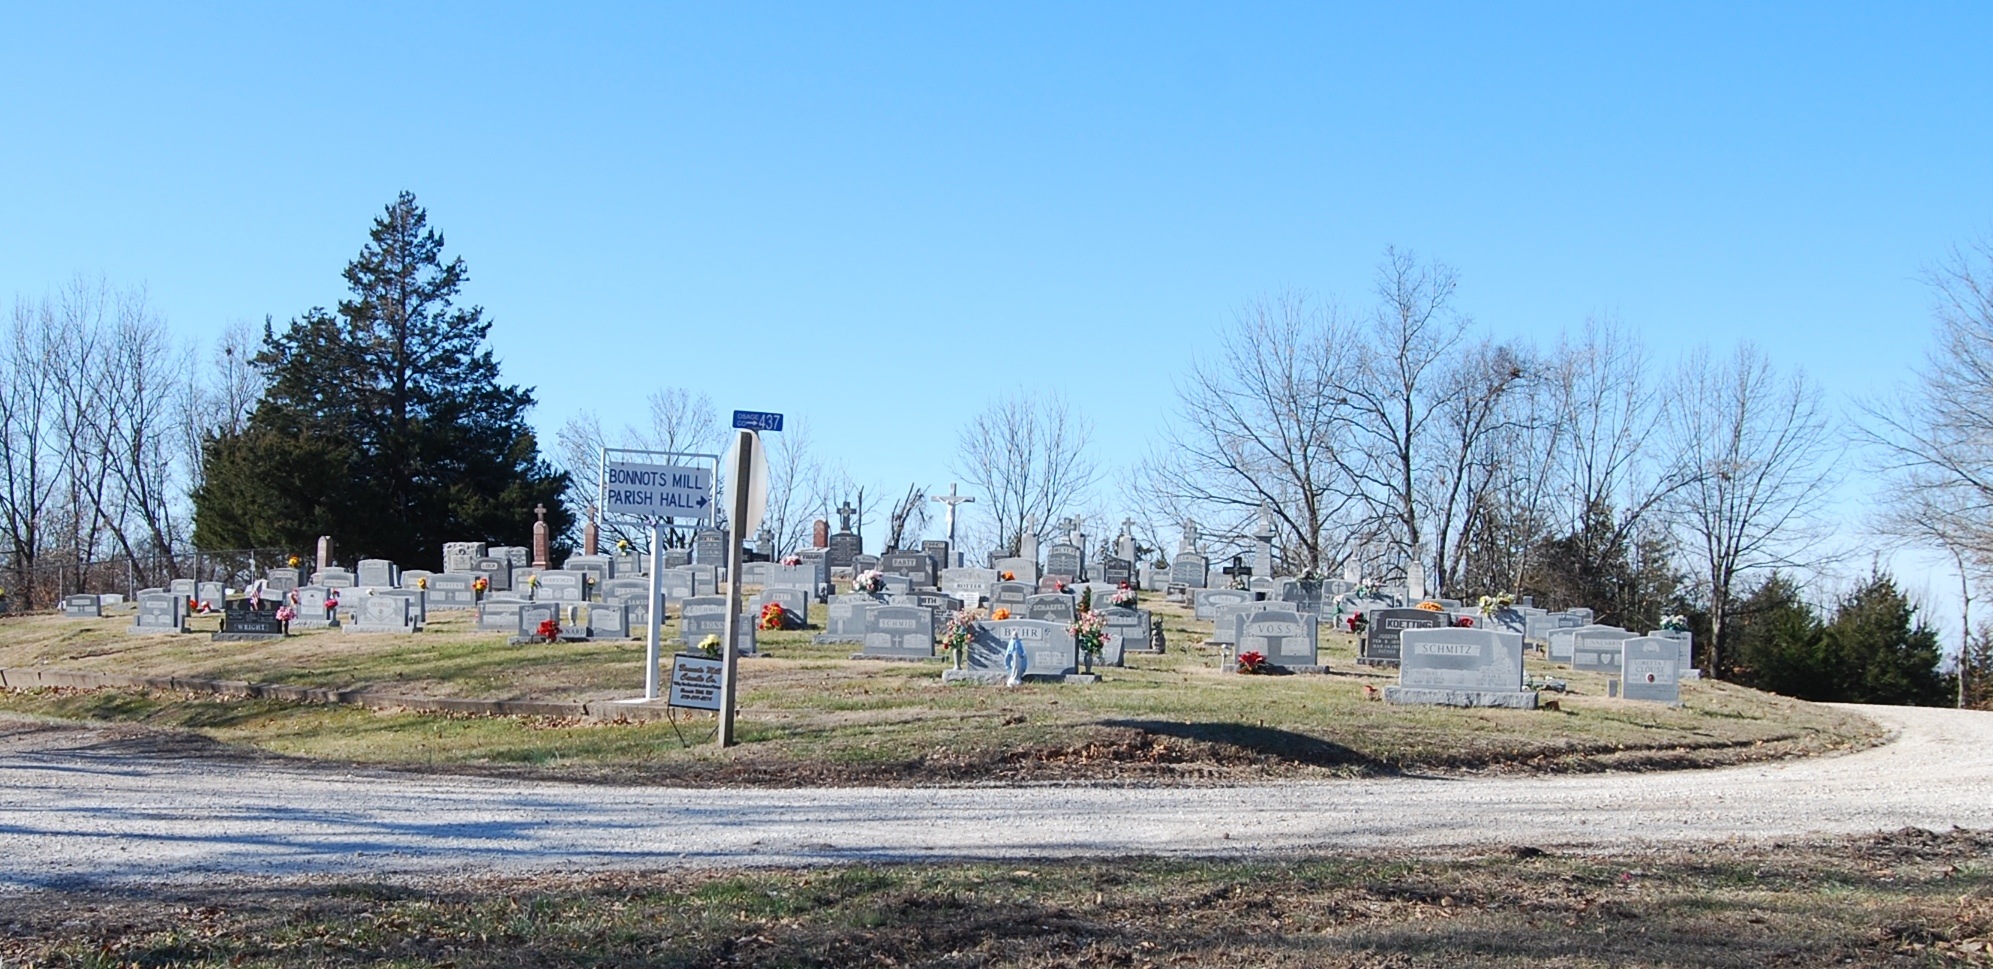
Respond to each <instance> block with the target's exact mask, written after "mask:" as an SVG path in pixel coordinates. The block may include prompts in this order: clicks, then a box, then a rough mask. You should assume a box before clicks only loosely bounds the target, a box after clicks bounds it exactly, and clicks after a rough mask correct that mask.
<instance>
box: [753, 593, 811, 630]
mask: <svg viewBox="0 0 1993 969" xmlns="http://www.w3.org/2000/svg"><path fill="white" fill-rule="evenodd" d="M771 602H779V603H781V604H782V611H783V612H784V613H786V614H787V616H788V621H789V622H790V623H791V624H792V625H794V626H797V627H801V626H803V625H805V624H807V623H808V622H809V621H810V597H809V594H808V593H806V592H804V591H803V590H801V589H789V588H774V589H769V588H764V589H762V590H761V594H760V595H759V596H756V597H755V599H754V615H755V619H756V621H759V620H760V617H761V610H763V609H766V608H768V604H769V603H771Z"/></svg>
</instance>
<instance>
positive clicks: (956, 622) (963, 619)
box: [941, 609, 1008, 670]
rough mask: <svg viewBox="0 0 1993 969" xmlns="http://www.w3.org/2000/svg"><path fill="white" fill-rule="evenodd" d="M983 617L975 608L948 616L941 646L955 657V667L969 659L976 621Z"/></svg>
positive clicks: (942, 630) (961, 665)
mask: <svg viewBox="0 0 1993 969" xmlns="http://www.w3.org/2000/svg"><path fill="white" fill-rule="evenodd" d="M1005 615H1008V613H1006V614H1005ZM981 618H982V617H981V615H980V614H979V613H977V612H976V610H974V609H960V610H957V611H956V613H955V614H954V615H952V616H949V617H948V624H947V625H945V626H943V627H941V648H942V649H945V650H947V651H948V652H949V653H950V654H951V655H952V656H954V657H955V668H956V669H958V670H959V669H961V668H962V667H963V666H964V665H965V664H966V663H967V662H968V660H969V644H970V643H972V642H975V640H976V623H977V622H978V621H979V620H980V619H981Z"/></svg>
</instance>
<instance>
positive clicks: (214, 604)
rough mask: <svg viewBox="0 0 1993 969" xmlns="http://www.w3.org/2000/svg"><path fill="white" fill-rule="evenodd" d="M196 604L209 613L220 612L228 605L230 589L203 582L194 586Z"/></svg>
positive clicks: (275, 590)
mask: <svg viewBox="0 0 1993 969" xmlns="http://www.w3.org/2000/svg"><path fill="white" fill-rule="evenodd" d="M271 591H273V592H289V591H290V590H289V589H272V590H271ZM194 602H195V603H196V604H197V605H200V606H201V607H203V608H205V609H207V610H208V611H209V612H220V611H221V610H222V607H223V606H226V605H228V588H227V587H226V586H224V585H222V584H221V583H219V582H202V583H198V584H196V585H195V586H194Z"/></svg>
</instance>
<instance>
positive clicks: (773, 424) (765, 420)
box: [734, 410, 782, 431]
mask: <svg viewBox="0 0 1993 969" xmlns="http://www.w3.org/2000/svg"><path fill="white" fill-rule="evenodd" d="M734 426H735V427H737V428H740V429H741V430H743V431H779V430H781V429H782V415H780V414H776V413H773V412H771V411H761V410H737V411H734Z"/></svg>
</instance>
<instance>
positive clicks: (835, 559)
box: [825, 532, 865, 569]
mask: <svg viewBox="0 0 1993 969" xmlns="http://www.w3.org/2000/svg"><path fill="white" fill-rule="evenodd" d="M825 551H826V558H827V560H828V561H829V562H830V567H831V568H833V569H848V568H851V567H852V561H853V560H854V559H856V558H858V557H859V556H860V555H863V554H865V540H864V539H862V538H859V537H858V536H857V535H855V534H853V533H851V532H838V533H837V534H835V535H832V536H831V537H830V544H829V546H828V548H827V549H826V550H825Z"/></svg>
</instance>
